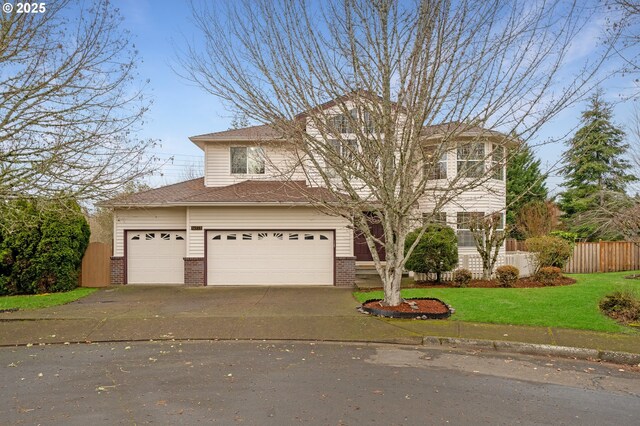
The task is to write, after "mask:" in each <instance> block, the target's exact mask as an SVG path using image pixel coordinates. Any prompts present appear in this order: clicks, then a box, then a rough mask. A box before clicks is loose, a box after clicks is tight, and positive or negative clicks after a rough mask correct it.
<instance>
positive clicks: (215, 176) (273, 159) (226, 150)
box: [204, 142, 304, 187]
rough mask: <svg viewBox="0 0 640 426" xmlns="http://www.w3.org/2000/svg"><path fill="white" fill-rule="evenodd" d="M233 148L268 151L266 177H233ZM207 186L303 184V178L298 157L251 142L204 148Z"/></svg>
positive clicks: (245, 175) (210, 144) (282, 150)
mask: <svg viewBox="0 0 640 426" xmlns="http://www.w3.org/2000/svg"><path fill="white" fill-rule="evenodd" d="M232 146H261V147H262V148H263V149H264V151H265V156H266V157H267V161H266V162H265V173H264V174H231V161H230V149H231V147H232ZM204 152H205V163H204V165H205V181H204V184H205V186H209V187H214V186H227V185H232V184H234V183H238V182H242V181H245V180H285V179H289V178H292V179H298V180H304V174H302V173H301V172H300V171H299V170H295V167H294V165H295V157H294V156H293V155H292V154H291V153H290V152H288V151H287V150H286V149H285V148H284V147H283V146H282V145H276V144H271V143H264V144H262V145H259V144H256V143H250V142H229V143H221V142H216V143H208V144H206V145H205V149H204Z"/></svg>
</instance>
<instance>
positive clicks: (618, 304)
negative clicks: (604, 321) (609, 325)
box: [599, 290, 640, 323]
mask: <svg viewBox="0 0 640 426" xmlns="http://www.w3.org/2000/svg"><path fill="white" fill-rule="evenodd" d="M599 306H600V310H601V311H602V312H604V313H605V314H606V315H607V316H609V317H611V318H613V319H615V320H617V321H620V322H624V323H627V322H636V321H640V299H638V298H637V297H636V296H635V295H634V294H633V293H632V292H630V291H629V290H625V291H616V292H613V293H611V294H608V295H606V296H605V297H604V298H603V299H602V300H601V301H600V304H599Z"/></svg>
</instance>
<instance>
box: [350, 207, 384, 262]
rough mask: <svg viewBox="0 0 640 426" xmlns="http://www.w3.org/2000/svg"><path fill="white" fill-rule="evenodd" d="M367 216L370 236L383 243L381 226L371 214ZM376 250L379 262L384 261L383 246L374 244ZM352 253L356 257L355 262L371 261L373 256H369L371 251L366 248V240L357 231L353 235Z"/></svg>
mask: <svg viewBox="0 0 640 426" xmlns="http://www.w3.org/2000/svg"><path fill="white" fill-rule="evenodd" d="M368 216H370V217H371V219H370V220H369V229H370V230H371V234H372V235H373V236H375V237H376V238H380V239H381V240H382V241H384V230H383V228H382V224H381V223H379V222H378V221H377V219H374V217H373V215H372V214H369V215H368ZM376 250H377V251H378V256H379V257H380V260H385V251H384V246H383V245H381V244H376ZM353 252H354V255H355V256H356V261H372V260H373V256H372V255H371V251H370V250H369V246H367V240H366V239H365V237H364V234H362V233H361V232H359V231H357V230H356V231H355V232H354V234H353Z"/></svg>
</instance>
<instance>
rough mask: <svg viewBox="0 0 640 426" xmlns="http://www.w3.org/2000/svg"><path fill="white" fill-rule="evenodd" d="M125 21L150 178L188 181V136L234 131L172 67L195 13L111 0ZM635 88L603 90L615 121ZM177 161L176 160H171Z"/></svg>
mask: <svg viewBox="0 0 640 426" xmlns="http://www.w3.org/2000/svg"><path fill="white" fill-rule="evenodd" d="M112 3H113V6H114V7H118V8H119V9H120V11H121V14H122V16H123V17H124V22H123V25H124V27H125V28H127V29H128V30H129V31H130V32H131V33H132V36H133V42H134V43H135V45H136V48H137V49H138V50H139V56H140V60H141V62H140V63H139V67H138V71H139V74H140V77H141V78H142V79H147V78H148V79H150V82H149V84H148V86H147V89H148V90H147V92H148V94H149V95H150V97H151V98H152V99H153V105H152V107H151V110H150V112H149V114H148V115H147V117H146V120H145V125H144V127H143V128H142V130H141V132H140V135H139V136H140V137H147V138H154V139H159V140H160V141H161V142H160V143H161V145H160V146H158V147H157V148H156V149H155V150H154V153H155V154H156V155H157V156H158V157H159V158H160V159H162V160H164V161H167V164H166V165H165V166H164V167H162V170H161V173H162V176H154V177H152V178H150V183H151V184H152V185H153V186H159V185H163V184H167V183H172V182H176V181H179V180H184V172H183V170H184V169H185V168H186V167H188V166H189V165H192V164H197V163H199V162H200V161H201V160H202V157H203V154H202V151H201V150H200V149H199V148H197V147H196V146H195V145H193V144H192V143H191V142H190V141H189V139H188V137H189V136H192V135H197V134H202V133H209V132H215V131H221V130H225V129H228V128H229V127H230V122H231V118H232V117H231V116H230V113H229V112H228V111H226V110H225V109H224V106H223V105H222V104H221V103H220V101H219V100H218V99H216V98H215V97H213V96H212V95H210V94H208V93H206V92H204V91H203V90H202V89H200V88H198V87H195V86H193V85H192V84H190V83H189V82H187V81H185V80H184V79H182V78H181V77H179V76H178V75H177V74H176V72H175V71H174V70H173V69H172V68H177V67H178V64H177V60H176V54H175V49H176V47H177V48H179V47H180V46H183V45H184V43H185V41H184V40H185V38H186V39H188V40H191V41H196V42H197V39H198V34H197V33H196V31H195V30H194V29H193V25H192V23H191V18H190V17H191V9H190V6H189V2H187V1H181V0H177V1H167V0H112ZM600 25H602V21H600V22H594V24H593V26H592V28H591V30H590V31H587V33H586V34H585V38H584V39H583V42H582V43H581V44H580V45H579V46H576V49H575V55H576V56H577V57H579V56H586V55H589V52H590V49H591V47H590V46H592V45H594V44H595V43H593V41H594V40H593V39H590V37H595V34H597V31H595V30H597V28H598V26H600ZM634 87H636V84H634V83H633V78H632V77H631V76H626V77H618V78H615V79H610V80H608V81H607V82H606V83H605V84H604V85H603V88H604V90H605V97H606V99H607V100H609V101H612V102H617V103H616V106H615V110H614V118H615V120H616V122H617V123H619V124H625V123H627V122H629V120H630V118H631V115H632V111H633V102H632V101H627V102H618V100H619V95H620V94H623V93H628V92H629V91H630V90H632V89H633V88H634ZM584 105H585V103H579V104H577V105H575V106H574V107H573V108H570V109H568V110H566V111H564V112H562V113H561V114H560V115H559V116H558V117H557V118H556V119H555V120H554V121H553V122H551V123H549V125H547V126H546V130H545V132H543V133H541V134H540V135H539V139H538V141H542V140H544V139H547V138H554V139H556V138H558V137H560V136H561V135H564V134H566V133H568V132H571V130H572V129H573V128H574V127H575V126H576V125H577V124H578V120H579V116H580V111H581V110H582V109H583V108H584ZM564 149H565V147H564V146H563V145H562V144H561V143H555V144H549V145H544V146H543V147H541V148H540V149H539V150H537V155H538V156H539V157H540V158H541V159H542V161H543V164H545V165H547V166H548V167H550V166H551V165H553V164H554V163H556V162H557V160H558V158H560V156H561V155H562V152H563V151H564ZM169 158H173V161H168V159H169ZM560 183H561V178H560V177H558V176H555V174H553V173H552V176H551V177H550V178H549V179H548V185H549V187H550V189H551V190H552V191H555V190H556V187H557V185H559V184H560Z"/></svg>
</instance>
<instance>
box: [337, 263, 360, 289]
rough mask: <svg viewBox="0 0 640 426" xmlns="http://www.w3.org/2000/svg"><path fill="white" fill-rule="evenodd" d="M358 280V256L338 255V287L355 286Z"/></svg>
mask: <svg viewBox="0 0 640 426" xmlns="http://www.w3.org/2000/svg"><path fill="white" fill-rule="evenodd" d="M355 282H356V258H355V256H354V257H336V287H353V285H354V284H355Z"/></svg>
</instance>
